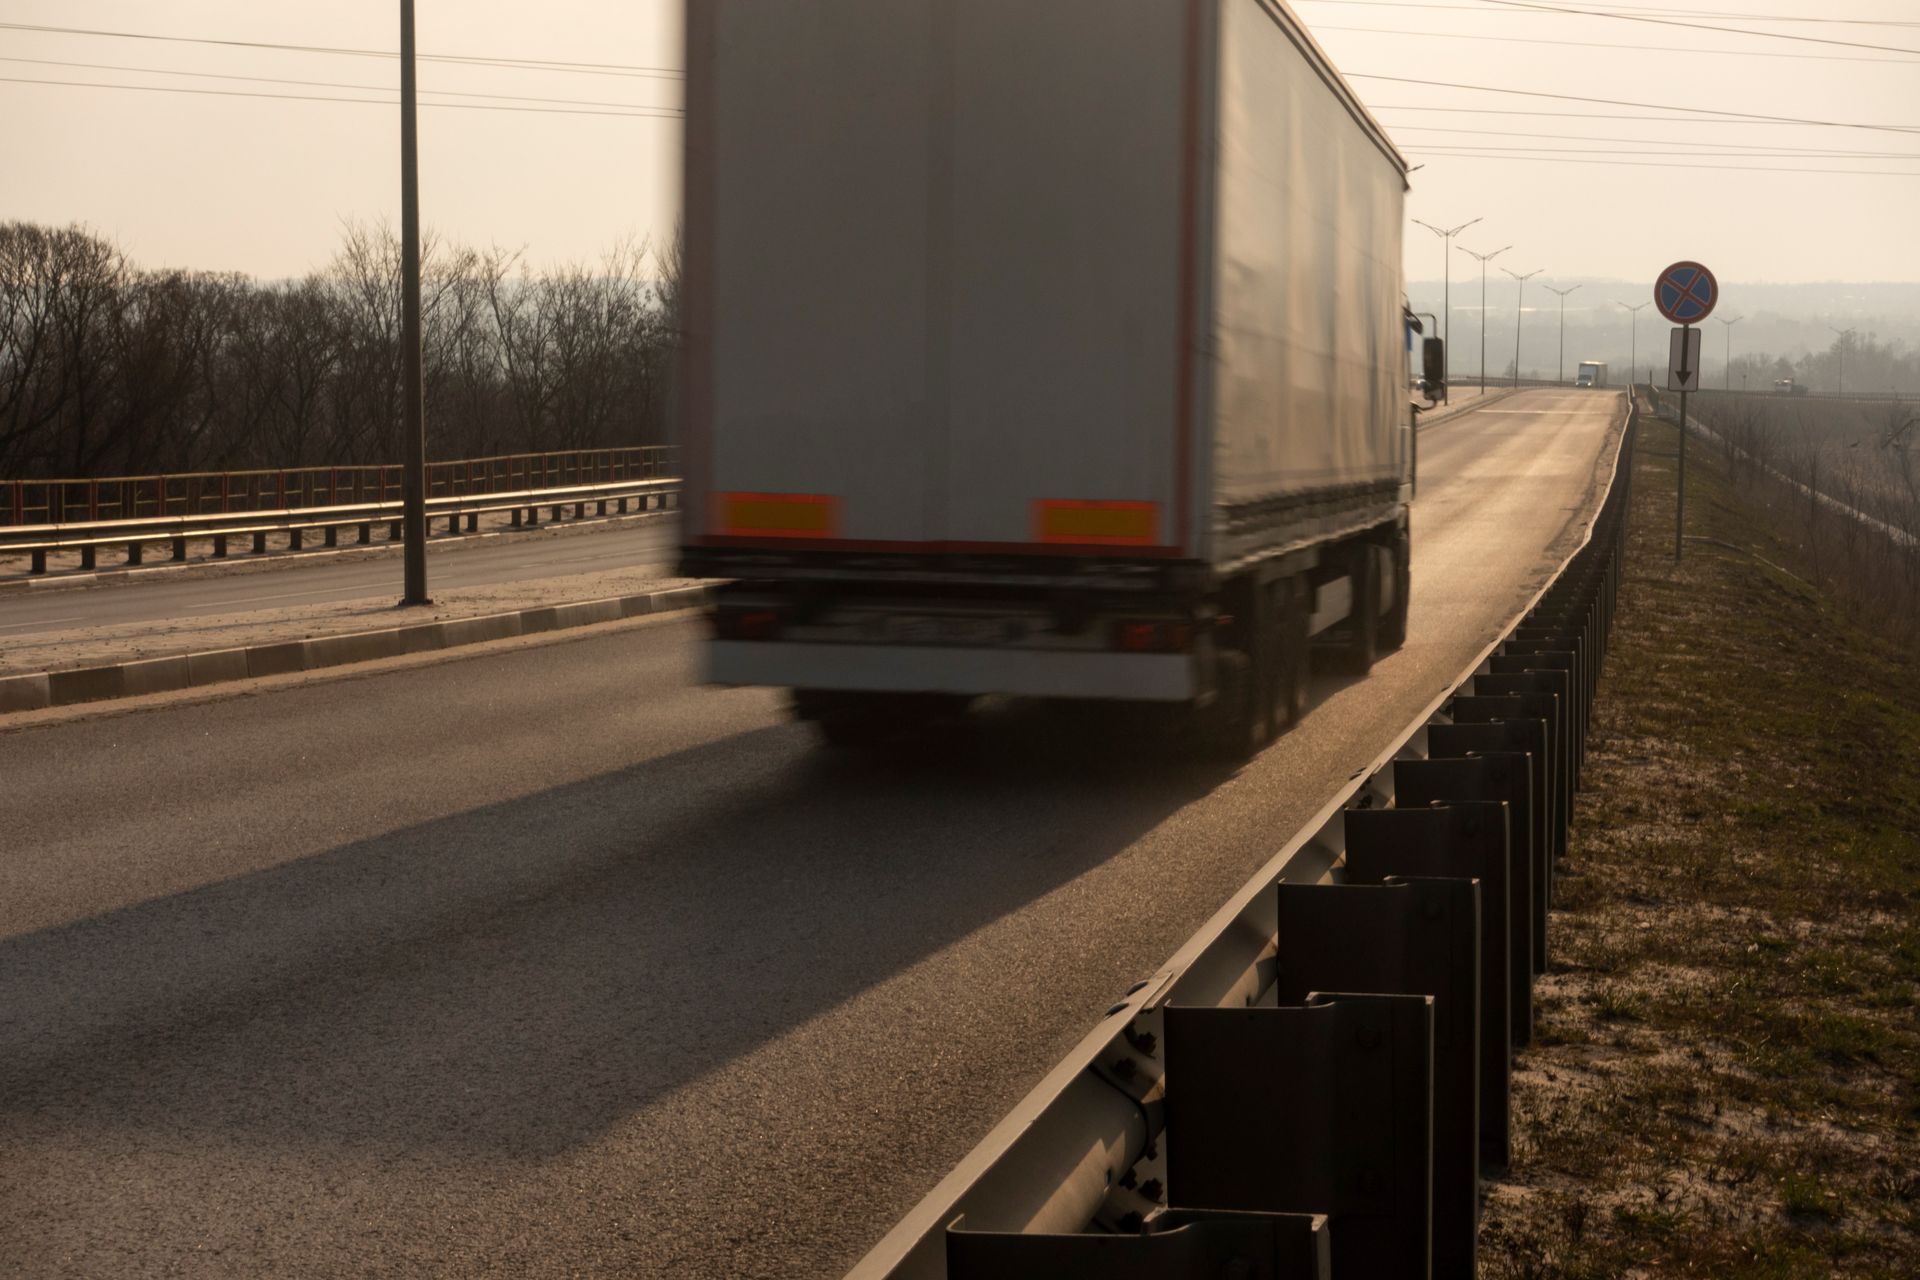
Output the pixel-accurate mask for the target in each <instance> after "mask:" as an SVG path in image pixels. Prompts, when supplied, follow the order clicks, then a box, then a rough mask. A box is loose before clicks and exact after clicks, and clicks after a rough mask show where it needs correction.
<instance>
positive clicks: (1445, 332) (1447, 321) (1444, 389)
mask: <svg viewBox="0 0 1920 1280" xmlns="http://www.w3.org/2000/svg"><path fill="white" fill-rule="evenodd" d="M1414 221H1415V222H1419V223H1420V225H1421V226H1423V227H1425V228H1426V229H1427V230H1429V231H1431V232H1433V234H1435V235H1437V236H1439V237H1440V277H1441V280H1442V284H1441V286H1440V314H1441V316H1442V317H1444V318H1443V319H1442V320H1441V321H1440V327H1441V330H1442V333H1441V339H1440V340H1441V341H1442V342H1444V343H1446V344H1447V368H1446V370H1445V372H1446V375H1447V378H1446V381H1445V382H1443V383H1441V384H1440V403H1441V404H1449V403H1451V401H1450V399H1449V397H1450V396H1451V394H1452V390H1451V389H1452V387H1453V265H1452V264H1453V259H1452V258H1449V257H1448V256H1447V245H1448V244H1449V243H1451V242H1452V240H1453V238H1454V237H1455V236H1457V235H1459V234H1460V233H1461V232H1462V231H1465V230H1466V229H1467V228H1468V227H1470V226H1472V225H1473V223H1474V222H1479V221H1481V219H1479V218H1475V219H1474V220H1473V222H1463V223H1461V224H1460V225H1459V226H1457V227H1449V228H1446V229H1445V230H1442V229H1441V228H1439V227H1436V226H1434V225H1433V224H1432V223H1431V222H1420V219H1418V218H1415V219H1414Z"/></svg>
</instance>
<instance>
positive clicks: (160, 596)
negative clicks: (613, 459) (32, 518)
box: [0, 516, 680, 639]
mask: <svg viewBox="0 0 1920 1280" xmlns="http://www.w3.org/2000/svg"><path fill="white" fill-rule="evenodd" d="M679 538H680V525H679V520H678V518H677V517H674V516H667V517H665V518H662V519H653V520H643V521H635V522H631V523H627V524H619V525H613V526H609V527H606V528H598V529H592V530H585V529H582V530H581V531H579V532H572V531H568V532H565V533H554V534H552V535H550V536H524V535H523V536H513V537H505V538H488V539H483V540H477V541H475V542H472V543H468V544H466V545H461V544H460V543H459V542H458V541H457V540H452V539H449V540H447V541H445V542H440V543H429V544H428V549H429V551H431V552H432V554H431V555H429V557H428V560H427V571H428V581H429V584H430V586H431V587H432V588H434V589H436V590H447V589H450V588H454V587H479V586H491V585H494V584H497V583H506V582H523V581H526V580H528V579H534V578H554V577H561V576H564V575H567V574H576V573H593V572H596V571H600V570H607V569H632V568H638V567H641V566H645V565H661V566H671V565H672V564H673V563H674V561H675V559H676V558H677V550H678V545H679ZM236 561H237V562H239V563H246V562H247V560H246V557H236ZM667 572H669V573H670V572H671V569H668V570H667ZM399 590H400V560H399V558H398V557H397V556H379V557H358V558H355V557H342V558H329V557H327V556H325V555H323V554H316V555H314V556H312V557H306V558H303V557H301V556H287V557H285V558H284V559H281V560H279V561H277V563H276V564H275V568H274V569H273V570H271V571H268V570H256V571H253V572H248V573H234V574H227V575H221V576H214V577H199V576H190V577H182V576H179V575H175V574H171V573H168V572H167V571H165V570H156V571H155V572H154V573H153V574H152V576H151V577H147V578H138V577H136V578H133V579H131V580H122V581H118V582H114V583H111V584H109V585H107V586H103V587H98V588H93V589H79V588H76V589H71V590H62V591H46V592H40V591H35V592H25V593H8V594H5V595H0V639H6V638H17V637H23V636H28V635H32V634H33V633H35V632H39V631H54V630H60V629H64V628H70V627H94V626H128V627H137V626H138V625H139V624H141V623H152V622H161V621H167V620H170V619H175V618H189V617H193V616H196V615H202V614H231V613H239V612H244V611H246V610H250V609H278V608H285V607H287V606H289V605H308V604H323V603H327V602H338V601H348V600H368V599H385V598H389V597H394V596H395V595H396V593H397V592H398V591H399Z"/></svg>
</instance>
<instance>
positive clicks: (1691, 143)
mask: <svg viewBox="0 0 1920 1280" xmlns="http://www.w3.org/2000/svg"><path fill="white" fill-rule="evenodd" d="M1581 118H1583V119H1584V118H1585V117H1581ZM1633 119H1636V120H1654V119H1665V117H1663V116H1635V117H1633ZM1687 123H1688V124H1695V123H1700V124H1713V123H1715V122H1714V121H1712V120H1704V121H1692V120H1689V121H1687ZM1724 123H1727V124H1740V123H1752V122H1751V121H1735V120H1729V121H1725V122H1724ZM1389 131H1390V132H1391V133H1393V134H1395V135H1396V136H1397V135H1399V134H1402V133H1458V134H1466V135H1468V136H1470V137H1476V138H1546V139H1549V140H1551V141H1554V142H1644V143H1648V144H1650V145H1653V146H1673V147H1717V148H1719V149H1720V150H1722V151H1726V152H1729V153H1732V152H1738V151H1777V150H1779V149H1780V147H1781V145H1782V144H1780V143H1773V142H1719V141H1712V142H1709V141H1697V140H1694V139H1684V140H1682V139H1674V138H1617V137H1611V136H1603V135H1598V134H1588V133H1529V132H1527V131H1526V130H1523V129H1462V128H1459V127H1457V126H1455V125H1446V124H1400V125H1394V126H1392V127H1391V129H1390V130H1389ZM1416 145H1418V144H1416ZM1432 145H1440V144H1437V143H1436V144H1432ZM1795 150H1799V151H1804V152H1805V153H1806V154H1808V155H1822V156H1833V157H1836V158H1838V157H1841V156H1863V157H1866V158H1869V159H1885V158H1887V157H1889V156H1903V157H1911V158H1913V159H1915V160H1920V151H1848V150H1846V149H1844V148H1838V147H1800V148H1795Z"/></svg>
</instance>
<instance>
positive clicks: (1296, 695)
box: [1274, 577, 1313, 729]
mask: <svg viewBox="0 0 1920 1280" xmlns="http://www.w3.org/2000/svg"><path fill="white" fill-rule="evenodd" d="M1278 586H1279V592H1278V594H1279V596H1280V600H1281V606H1282V607H1281V609H1280V616H1279V631H1280V678H1279V680H1278V681H1277V682H1276V684H1277V692H1278V694H1279V698H1278V702H1277V705H1276V706H1275V708H1274V723H1275V725H1276V726H1277V727H1278V728H1284V729H1291V728H1292V727H1293V726H1294V725H1297V724H1299V723H1300V721H1301V720H1302V719H1303V718H1304V717H1305V716H1306V714H1307V697H1308V694H1309V692H1310V688H1311V684H1312V680H1313V665H1312V653H1313V641H1312V640H1311V639H1310V638H1309V636H1308V634H1307V627H1308V624H1309V623H1310V622H1311V621H1312V619H1311V618H1310V617H1309V614H1310V613H1311V612H1312V611H1311V609H1310V608H1309V606H1308V601H1309V599H1310V598H1311V596H1310V592H1311V588H1309V587H1308V585H1307V580H1306V579H1305V578H1303V577H1294V578H1288V579H1287V580H1286V581H1285V582H1283V583H1280V584H1278Z"/></svg>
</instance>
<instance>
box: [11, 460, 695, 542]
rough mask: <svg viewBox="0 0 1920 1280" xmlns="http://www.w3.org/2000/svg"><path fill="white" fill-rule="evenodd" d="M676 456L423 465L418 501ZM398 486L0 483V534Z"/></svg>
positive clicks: (284, 507) (562, 481)
mask: <svg viewBox="0 0 1920 1280" xmlns="http://www.w3.org/2000/svg"><path fill="white" fill-rule="evenodd" d="M678 453H679V451H678V449H677V448H675V447H674V446H673V445H638V446H634V447H630V448H622V449H572V450H565V451H561V452H554V453H514V454H502V455H499V456H497V457H490V458H463V459H456V460H452V461H446V462H430V463H428V464H427V496H428V497H430V498H464V497H474V496H479V495H485V494H494V493H513V492H520V491H524V490H529V489H561V488H575V487H579V486H582V485H593V484H612V483H617V482H622V481H629V480H661V479H667V478H669V477H672V476H674V475H676V474H678ZM400 482H401V468H400V467H399V466H398V465H394V466H352V467H280V468H274V469H267V470H249V471H192V472H176V473H171V474H167V475H151V476H100V477H94V478H89V479H50V480H0V527H4V528H18V527H20V526H24V525H58V524H69V523H75V522H81V521H86V522H97V521H101V520H138V519H144V518H148V517H166V516H200V515H212V514H223V515H224V514H229V513H232V512H239V511H297V510H301V509H303V508H308V507H340V506H360V505H364V504H367V503H381V502H398V501H399V500H400Z"/></svg>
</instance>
